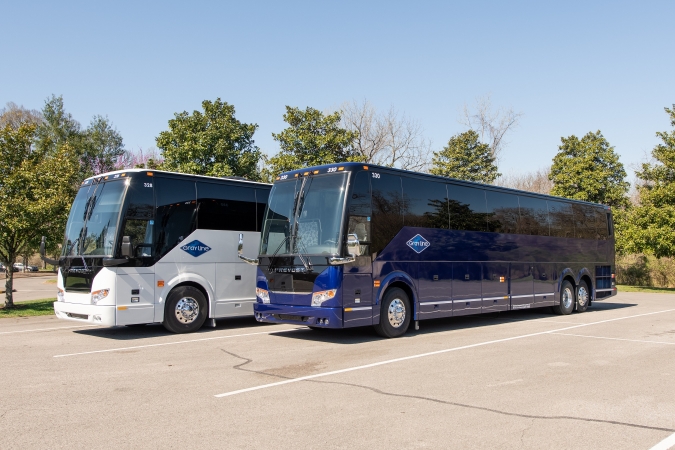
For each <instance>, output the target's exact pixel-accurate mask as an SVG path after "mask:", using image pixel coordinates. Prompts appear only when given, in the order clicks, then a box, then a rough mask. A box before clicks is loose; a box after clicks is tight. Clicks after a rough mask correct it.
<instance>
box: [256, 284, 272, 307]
mask: <svg viewBox="0 0 675 450" xmlns="http://www.w3.org/2000/svg"><path fill="white" fill-rule="evenodd" d="M255 295H256V297H258V298H259V299H260V300H261V301H262V302H263V303H269V302H270V293H269V292H268V291H266V290H265V289H260V288H255Z"/></svg>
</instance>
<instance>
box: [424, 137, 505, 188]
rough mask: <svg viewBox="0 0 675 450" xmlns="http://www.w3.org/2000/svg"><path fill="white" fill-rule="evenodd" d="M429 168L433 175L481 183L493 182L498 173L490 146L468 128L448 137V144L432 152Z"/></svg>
mask: <svg viewBox="0 0 675 450" xmlns="http://www.w3.org/2000/svg"><path fill="white" fill-rule="evenodd" d="M431 164H432V166H431V169H430V170H429V172H430V173H432V174H434V175H441V176H444V177H450V178H457V179H460V180H467V181H478V182H481V183H488V184H489V183H493V182H494V181H495V179H496V178H497V177H498V176H499V175H500V174H499V173H498V172H497V165H496V164H495V157H494V155H493V153H492V151H491V149H490V146H489V145H487V144H483V143H481V142H480V141H479V136H478V133H476V132H475V131H474V130H468V131H465V132H464V133H459V134H457V135H455V136H453V137H451V138H450V140H449V141H448V145H446V146H445V147H443V149H442V150H440V151H438V152H434V156H433V158H432V162H431Z"/></svg>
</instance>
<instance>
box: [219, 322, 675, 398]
mask: <svg viewBox="0 0 675 450" xmlns="http://www.w3.org/2000/svg"><path fill="white" fill-rule="evenodd" d="M672 311H675V309H666V310H663V311H655V312H650V313H644V314H636V315H634V316H625V317H616V318H614V319H605V320H600V321H597V322H591V323H584V324H580V325H574V326H571V327H565V328H558V329H556V330H550V331H541V332H538V333H530V334H523V335H520V336H513V337H510V338H504V339H496V340H493V341H486V342H479V343H477V344H469V345H463V346H461V347H453V348H446V349H444V350H436V351H433V352H428V353H420V354H417V355H410V356H404V357H402V358H395V359H389V360H386V361H379V362H375V363H371V364H364V365H362V366H356V367H348V368H346V369H339V370H333V371H330V372H323V373H317V374H314V375H307V376H304V377H298V378H291V379H288V380H283V381H277V382H275V383H268V384H262V385H258V386H253V387H250V388H245V389H238V390H236V391H230V392H225V393H222V394H216V395H215V397H218V398H220V397H230V396H233V395H237V394H243V393H245V392H251V391H258V390H261V389H267V388H272V387H276V386H282V385H284V384H291V383H297V382H299V381H305V380H312V379H315V378H323V377H327V376H330V375H337V374H341V373H346V372H354V371H356V370H363V369H370V368H372V367H377V366H383V365H387V364H393V363H397V362H401V361H409V360H411V359H418V358H424V357H427V356H434V355H440V354H443V353H449V352H455V351H458V350H466V349H469V348H476V347H482V346H485V345H491V344H498V343H501V342H509V341H515V340H517V339H524V338H528V337H534V336H542V335H545V334H552V333H557V332H560V331H567V330H571V329H574V328H580V327H587V326H590V325H599V324H602V323H608V322H616V321H617V320H626V319H634V318H636V317H644V316H651V315H654V314H663V313H667V312H672Z"/></svg>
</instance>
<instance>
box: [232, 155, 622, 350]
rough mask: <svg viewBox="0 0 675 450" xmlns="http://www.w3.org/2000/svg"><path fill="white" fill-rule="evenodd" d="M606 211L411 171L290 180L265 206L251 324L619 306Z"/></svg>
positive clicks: (388, 328) (341, 167)
mask: <svg viewBox="0 0 675 450" xmlns="http://www.w3.org/2000/svg"><path fill="white" fill-rule="evenodd" d="M612 228H613V226H612V216H611V211H610V209H609V207H607V206H603V205H599V204H594V203H588V202H582V201H575V200H568V199H563V198H559V197H552V196H547V195H539V194H534V193H530V192H523V191H517V190H513V189H507V188H502V187H497V186H491V185H483V184H478V183H470V182H466V181H460V180H455V179H451V178H445V177H439V176H433V175H428V174H422V173H414V172H408V171H404V170H398V169H392V168H386V167H378V166H373V165H363V164H361V163H344V164H333V165H326V166H320V167H312V168H308V169H302V170H296V171H292V172H287V173H283V174H281V175H280V176H278V177H277V178H276V181H275V183H274V186H273V188H272V191H271V193H270V197H269V200H268V204H267V209H266V213H265V218H264V222H263V229H262V233H261V238H260V239H261V240H260V248H259V252H258V255H257V258H251V257H246V256H244V252H243V239H242V238H241V237H240V242H239V257H240V258H241V259H243V260H245V261H247V262H249V263H250V264H255V265H257V266H258V270H257V278H256V295H257V300H256V303H255V305H254V311H255V317H256V319H257V320H258V321H261V322H271V323H291V324H299V325H306V326H309V327H310V328H347V327H357V326H365V325H373V326H374V327H375V329H376V330H377V332H378V333H379V334H380V335H382V336H385V337H397V336H401V335H402V334H404V333H405V332H406V330H407V329H408V327H409V325H410V324H411V321H414V322H415V327H418V326H419V322H418V321H419V320H423V319H431V318H439V317H449V316H462V315H468V314H481V313H490V312H495V311H508V310H515V309H524V308H539V307H552V309H553V311H554V312H556V313H558V314H570V313H572V312H573V311H575V310H576V311H577V312H583V311H585V310H586V309H587V308H588V307H589V306H591V304H592V302H593V301H595V300H599V299H602V298H605V297H608V296H612V295H615V294H616V288H615V284H614V236H613V229H612Z"/></svg>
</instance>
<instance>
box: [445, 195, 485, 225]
mask: <svg viewBox="0 0 675 450" xmlns="http://www.w3.org/2000/svg"><path fill="white" fill-rule="evenodd" d="M447 188H448V208H449V210H450V228H451V229H453V230H467V231H486V229H487V219H486V217H485V215H486V214H485V213H486V210H485V190H483V189H480V188H475V187H469V186H458V185H454V184H448V186H447Z"/></svg>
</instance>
